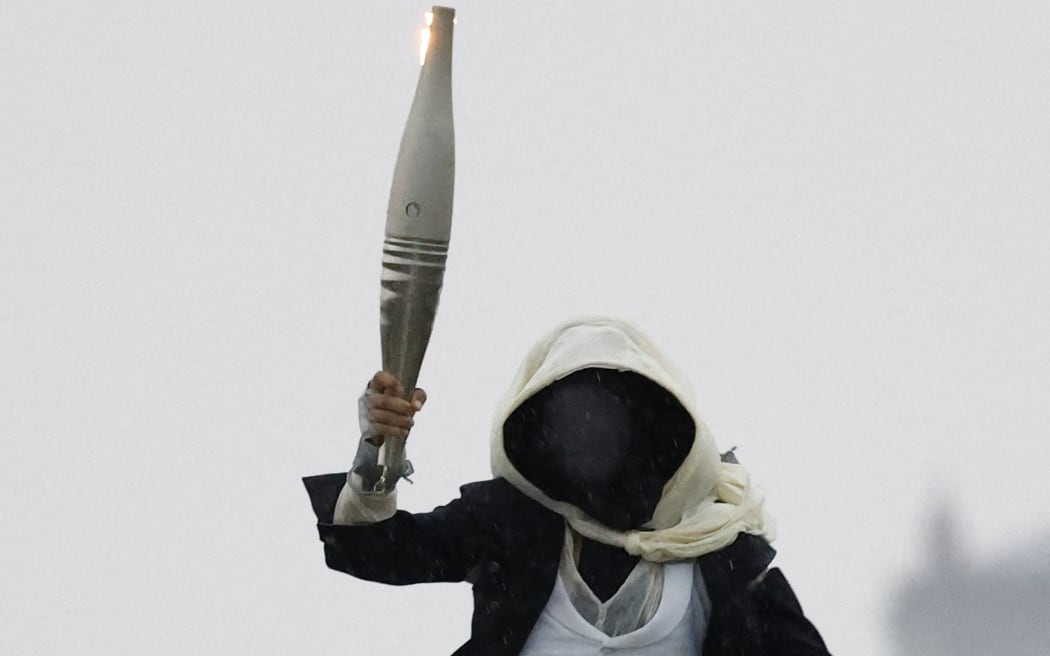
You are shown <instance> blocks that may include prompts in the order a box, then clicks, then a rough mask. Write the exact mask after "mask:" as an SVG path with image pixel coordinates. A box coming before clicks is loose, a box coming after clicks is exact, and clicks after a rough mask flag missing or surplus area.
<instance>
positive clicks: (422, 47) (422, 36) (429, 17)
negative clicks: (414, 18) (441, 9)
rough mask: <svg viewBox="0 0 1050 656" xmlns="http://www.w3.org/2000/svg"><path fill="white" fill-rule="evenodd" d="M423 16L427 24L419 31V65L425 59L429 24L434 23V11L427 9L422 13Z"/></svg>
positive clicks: (428, 44)
mask: <svg viewBox="0 0 1050 656" xmlns="http://www.w3.org/2000/svg"><path fill="white" fill-rule="evenodd" d="M423 18H425V19H426V21H427V26H426V27H424V28H423V30H422V31H421V32H420V33H419V65H420V66H422V65H423V64H424V63H426V61H427V47H429V46H430V26H431V25H432V24H433V23H434V13H433V12H430V11H428V12H427V13H425V14H423Z"/></svg>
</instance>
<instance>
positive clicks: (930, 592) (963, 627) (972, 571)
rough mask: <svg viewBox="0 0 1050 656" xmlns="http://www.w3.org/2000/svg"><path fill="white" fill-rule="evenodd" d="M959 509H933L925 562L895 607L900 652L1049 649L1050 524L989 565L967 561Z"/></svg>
mask: <svg viewBox="0 0 1050 656" xmlns="http://www.w3.org/2000/svg"><path fill="white" fill-rule="evenodd" d="M955 517H956V515H955V513H954V511H953V510H952V508H951V507H950V505H948V504H941V505H940V507H938V508H937V509H936V510H935V511H934V512H933V514H932V516H931V518H930V523H929V529H928V534H927V541H928V547H927V557H926V563H925V567H924V568H923V569H921V570H919V571H916V572H913V573H912V574H911V575H910V576H909V577H908V579H907V580H906V582H905V583H904V584H903V585H902V586H901V587H900V588H899V590H898V591H897V594H896V595H895V597H894V599H893V602H892V606H891V608H890V622H891V627H892V630H893V637H894V644H895V649H894V652H893V653H894V654H896V656H989V655H992V654H996V655H998V654H1009V655H1010V656H1046V655H1047V654H1050V622H1048V621H1047V619H1048V613H1050V530H1048V532H1047V534H1046V535H1045V536H1044V537H1043V539H1042V540H1037V541H1036V542H1035V543H1034V544H1028V545H1022V546H1021V548H1019V549H1016V550H1015V551H1013V552H1012V553H1011V554H1010V555H1009V556H1007V557H1005V558H1002V559H1000V560H998V561H995V562H991V563H988V564H981V563H974V562H970V561H968V560H967V559H966V553H965V550H964V548H963V545H962V544H961V541H960V538H959V536H960V532H959V531H958V530H957V526H956V520H955Z"/></svg>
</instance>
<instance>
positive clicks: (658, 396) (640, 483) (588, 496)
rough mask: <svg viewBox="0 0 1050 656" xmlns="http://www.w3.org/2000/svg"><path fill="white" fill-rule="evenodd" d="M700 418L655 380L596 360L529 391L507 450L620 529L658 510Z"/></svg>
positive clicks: (543, 481)
mask: <svg viewBox="0 0 1050 656" xmlns="http://www.w3.org/2000/svg"><path fill="white" fill-rule="evenodd" d="M694 430H695V424H694V423H693V420H692V418H691V417H690V416H689V414H688V413H687V412H686V411H685V409H684V408H683V407H682V406H681V404H680V403H678V401H677V400H676V399H675V398H674V397H673V396H672V395H671V394H670V393H669V392H667V390H665V389H663V388H662V387H660V386H659V385H657V384H656V383H654V382H652V381H651V380H649V379H647V378H645V377H644V376H642V375H640V374H636V373H634V372H627V371H614V370H609V369H598V368H590V369H584V370H582V371H577V372H575V373H573V374H570V375H568V376H566V377H565V378H562V379H560V380H558V381H556V382H554V383H552V384H551V385H549V386H547V387H546V388H544V389H542V390H540V391H539V392H537V393H536V394H535V395H533V396H532V397H530V398H529V399H527V400H526V401H525V402H524V403H523V404H522V405H521V406H519V407H518V409H517V410H515V411H514V412H513V413H512V414H511V416H510V417H509V418H508V419H507V421H506V422H505V423H504V426H503V435H504V450H505V451H506V453H507V457H508V458H509V459H510V461H511V462H512V463H513V464H514V466H515V467H516V468H517V469H518V471H519V472H521V474H522V475H523V476H525V477H526V478H527V479H529V481H531V482H532V484H533V485H535V486H536V487H538V488H540V490H542V491H543V492H544V494H546V495H547V496H549V497H550V498H552V499H555V500H559V501H566V502H568V503H571V504H573V505H575V506H576V507H578V508H580V509H581V510H583V511H584V512H586V513H587V514H588V515H590V516H591V517H594V518H595V519H597V520H598V521H600V522H602V523H603V524H606V525H607V526H609V527H611V528H615V529H618V530H627V529H630V528H637V527H639V526H640V525H642V524H644V523H645V522H646V521H648V520H649V519H650V518H651V517H652V513H653V511H654V509H655V508H656V504H657V502H658V501H659V500H660V495H661V493H662V491H663V486H664V484H665V483H666V482H667V480H668V479H669V478H670V477H671V476H672V475H673V474H674V472H675V471H676V470H677V469H678V467H679V466H680V465H681V463H682V460H683V459H684V458H685V454H686V453H687V452H688V450H689V448H690V446H692V442H693V432H694Z"/></svg>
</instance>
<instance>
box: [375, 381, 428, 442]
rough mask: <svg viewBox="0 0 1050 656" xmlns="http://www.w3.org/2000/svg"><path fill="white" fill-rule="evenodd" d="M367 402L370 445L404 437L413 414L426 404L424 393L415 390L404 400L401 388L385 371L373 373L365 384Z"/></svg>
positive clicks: (410, 428) (407, 432)
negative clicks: (370, 431)
mask: <svg viewBox="0 0 1050 656" xmlns="http://www.w3.org/2000/svg"><path fill="white" fill-rule="evenodd" d="M365 395H366V399H367V402H368V421H369V422H371V424H372V429H373V430H372V434H373V437H372V442H374V443H375V444H376V445H377V446H379V445H382V444H383V440H384V439H385V438H386V437H387V436H390V437H406V438H407V437H408V434H409V433H410V432H411V431H412V426H414V425H415V419H414V417H415V414H416V413H417V412H418V411H419V410H420V409H421V408H422V407H423V404H424V403H426V401H427V393H426V392H424V391H423V390H422V389H419V388H418V387H417V388H416V389H415V390H414V391H413V392H412V398H411V399H409V400H406V399H405V398H404V397H405V388H404V387H403V386H402V385H401V382H400V381H398V379H397V377H395V376H394V374H392V373H390V372H389V371H377V372H376V374H375V375H374V376H372V380H370V381H368V389H367V391H366V392H365Z"/></svg>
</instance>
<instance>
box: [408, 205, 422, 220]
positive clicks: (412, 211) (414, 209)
mask: <svg viewBox="0 0 1050 656" xmlns="http://www.w3.org/2000/svg"><path fill="white" fill-rule="evenodd" d="M405 216H407V217H409V218H411V219H414V218H416V217H418V216H419V203H417V202H416V201H412V202H411V203H409V204H408V205H405Z"/></svg>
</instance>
